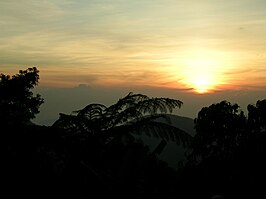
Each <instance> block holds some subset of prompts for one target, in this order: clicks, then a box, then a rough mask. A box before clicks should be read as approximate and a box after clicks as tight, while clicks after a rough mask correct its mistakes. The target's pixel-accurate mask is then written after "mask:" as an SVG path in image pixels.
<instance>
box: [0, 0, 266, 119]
mask: <svg viewBox="0 0 266 199" xmlns="http://www.w3.org/2000/svg"><path fill="white" fill-rule="evenodd" d="M265 58H266V3H265V1H264V0H233V1H229V0H228V1H227V0H186V1H183V0H182V1H181V0H135V1H132V0H42V1H40V0H23V1H21V0H1V1H0V73H4V74H15V73H17V72H18V70H20V69H26V68H27V67H32V66H36V67H37V68H38V69H39V70H40V76H41V79H40V83H39V86H38V90H37V91H38V92H40V93H41V94H42V95H43V97H44V98H45V100H46V102H45V104H44V105H43V107H44V108H42V110H41V114H40V116H38V117H39V118H42V119H41V121H44V120H45V117H50V116H51V114H52V113H53V114H55V113H54V112H55V110H56V111H60V112H64V111H70V108H76V106H81V105H85V104H86V103H87V104H88V103H90V102H91V101H93V100H98V101H100V102H101V101H102V102H103V103H107V104H108V103H109V104H110V103H112V102H115V101H116V100H117V99H118V98H120V97H122V96H124V95H126V94H127V93H128V92H130V91H135V92H145V93H143V94H149V95H150V96H161V97H169V96H170V97H174V98H178V99H181V100H183V101H184V108H182V111H181V113H180V114H183V115H186V116H189V117H193V116H195V115H196V113H197V111H198V110H199V109H200V106H205V105H206V106H207V105H209V104H210V103H213V102H218V101H219V100H222V99H228V100H232V101H234V102H236V103H239V104H243V106H246V104H247V103H255V102H256V100H257V99H261V98H266V94H265V92H264V91H265V86H266V59H265ZM84 92H88V94H85V93H84ZM107 94H108V96H106V95H107ZM163 95H164V96H163ZM55 96H58V99H62V96H64V97H65V98H64V99H65V100H63V99H62V100H63V101H61V103H60V104H61V106H62V107H63V105H64V107H65V108H62V109H56V108H52V107H60V106H58V100H56V99H55ZM71 99H72V101H71ZM107 99H108V100H107ZM215 100H216V101H215ZM56 103H57V105H56ZM74 103H76V104H77V105H76V106H75V105H73V104H74ZM186 103H187V105H186ZM243 108H245V107H243ZM49 110H50V111H49ZM51 117H52V116H51Z"/></svg>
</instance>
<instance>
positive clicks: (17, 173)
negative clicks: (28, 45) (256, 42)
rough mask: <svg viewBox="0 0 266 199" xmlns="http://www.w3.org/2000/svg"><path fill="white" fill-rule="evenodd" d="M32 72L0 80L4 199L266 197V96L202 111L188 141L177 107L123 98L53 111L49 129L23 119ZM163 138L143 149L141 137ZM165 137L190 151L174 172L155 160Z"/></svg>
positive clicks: (28, 113) (32, 109) (36, 102)
mask: <svg viewBox="0 0 266 199" xmlns="http://www.w3.org/2000/svg"><path fill="white" fill-rule="evenodd" d="M38 73H39V71H38V70H37V69H36V68H29V69H27V70H25V71H20V72H19V74H17V75H14V76H12V77H10V76H6V75H4V74H1V76H0V124H1V147H2V148H1V149H2V150H1V151H2V152H3V156H2V161H1V162H2V167H3V169H1V176H3V177H2V182H3V186H2V188H3V190H4V193H3V194H5V195H6V197H5V198H17V197H24V196H25V197H27V198H90V197H92V198H100V197H116V198H132V199H133V198H134V199H135V198H212V197H213V196H214V195H222V196H224V198H240V197H249V198H257V197H258V196H260V197H263V196H261V195H265V194H264V187H263V185H264V184H263V183H261V182H262V181H263V180H264V179H265V177H266V175H265V174H266V172H265V168H266V167H265V166H266V165H265V157H266V156H265V155H266V146H265V144H266V134H265V130H266V129H265V128H266V100H258V101H257V103H256V104H255V105H252V104H250V105H248V107H247V108H248V115H247V116H245V115H244V113H243V112H242V111H241V110H240V107H239V106H238V105H237V104H231V103H230V102H228V101H221V102H219V103H216V104H212V105H210V106H209V107H203V108H202V109H201V111H200V112H199V113H198V116H197V118H196V119H195V129H196V132H197V133H196V135H195V136H194V137H192V136H190V135H189V134H187V133H186V132H184V131H183V130H181V129H179V128H176V127H174V126H172V125H171V123H162V122H159V121H158V120H156V119H157V118H159V117H166V114H167V113H171V112H172V110H173V109H175V108H180V107H181V106H182V102H181V101H179V100H176V99H169V98H150V97H148V96H146V95H142V94H133V93H129V94H128V95H127V96H125V97H123V98H121V99H119V100H118V102H117V103H115V104H113V105H111V106H109V107H106V106H105V105H102V104H89V105H87V106H86V107H84V108H83V109H81V110H78V111H74V112H73V114H70V115H66V114H62V113H61V114H60V117H59V119H58V120H57V121H55V123H54V124H53V125H52V126H38V125H34V124H32V123H31V122H30V120H31V119H32V118H34V116H35V114H37V113H38V112H39V107H40V105H41V104H42V103H43V99H42V98H41V96H40V95H36V96H33V93H32V91H31V90H32V89H33V88H34V87H35V86H36V85H37V84H38V80H39V75H38ZM141 134H146V135H148V136H155V137H157V138H158V139H161V142H160V144H159V145H158V146H157V147H156V148H155V149H154V150H150V149H149V147H148V146H146V145H145V143H143V141H142V140H141V139H139V136H135V135H141ZM168 141H174V142H176V144H178V145H180V146H183V147H185V148H187V149H189V150H188V151H190V153H189V154H188V155H187V161H186V162H184V164H183V166H182V167H181V168H180V167H179V169H174V168H170V167H169V166H168V165H167V164H166V163H165V162H163V161H162V160H160V159H159V158H158V154H160V152H161V151H162V150H163V149H164V147H165V145H166V144H167V142H168Z"/></svg>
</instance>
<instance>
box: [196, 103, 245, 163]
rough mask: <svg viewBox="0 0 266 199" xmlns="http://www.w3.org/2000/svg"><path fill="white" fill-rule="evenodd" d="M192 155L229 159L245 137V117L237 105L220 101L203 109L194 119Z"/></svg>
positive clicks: (204, 157)
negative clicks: (194, 130)
mask: <svg viewBox="0 0 266 199" xmlns="http://www.w3.org/2000/svg"><path fill="white" fill-rule="evenodd" d="M195 129H196V132H197V133H196V135H195V137H194V140H193V148H194V154H195V155H199V156H200V157H201V158H203V159H206V158H209V157H211V158H218V159H224V158H229V157H230V155H232V153H233V151H235V149H236V148H237V147H238V146H239V145H240V143H241V141H242V140H243V139H244V137H245V136H246V117H245V115H244V113H243V111H241V110H240V109H239V106H238V105H237V104H231V103H230V102H227V101H221V102H220V103H217V104H212V105H211V106H209V107H204V108H202V109H201V111H200V112H199V113H198V117H197V118H196V119H195Z"/></svg>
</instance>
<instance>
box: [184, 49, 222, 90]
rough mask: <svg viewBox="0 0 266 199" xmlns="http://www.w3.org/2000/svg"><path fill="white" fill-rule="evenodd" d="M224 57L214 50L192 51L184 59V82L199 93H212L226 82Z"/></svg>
mask: <svg viewBox="0 0 266 199" xmlns="http://www.w3.org/2000/svg"><path fill="white" fill-rule="evenodd" d="M223 60H224V59H223V58H222V57H221V56H218V55H217V54H215V53H213V52H208V51H200V52H191V53H189V55H188V56H186V57H184V59H183V61H182V63H181V64H182V69H181V75H182V83H183V84H184V85H185V86H186V87H189V88H192V89H193V92H196V93H198V94H205V93H210V92H212V91H214V90H215V89H217V87H218V86H219V85H221V84H223V83H224V79H223V72H224V68H225V63H224V62H223Z"/></svg>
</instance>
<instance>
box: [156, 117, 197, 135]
mask: <svg viewBox="0 0 266 199" xmlns="http://www.w3.org/2000/svg"><path fill="white" fill-rule="evenodd" d="M167 117H168V118H169V119H170V120H167V119H165V118H158V119H157V120H156V121H160V122H165V123H169V122H170V124H171V125H173V126H174V127H177V128H179V129H181V130H183V131H185V132H187V133H188V134H190V135H191V136H194V135H195V134H196V131H195V129H194V120H193V119H192V118H189V117H183V116H179V115H171V114H168V115H167Z"/></svg>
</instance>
